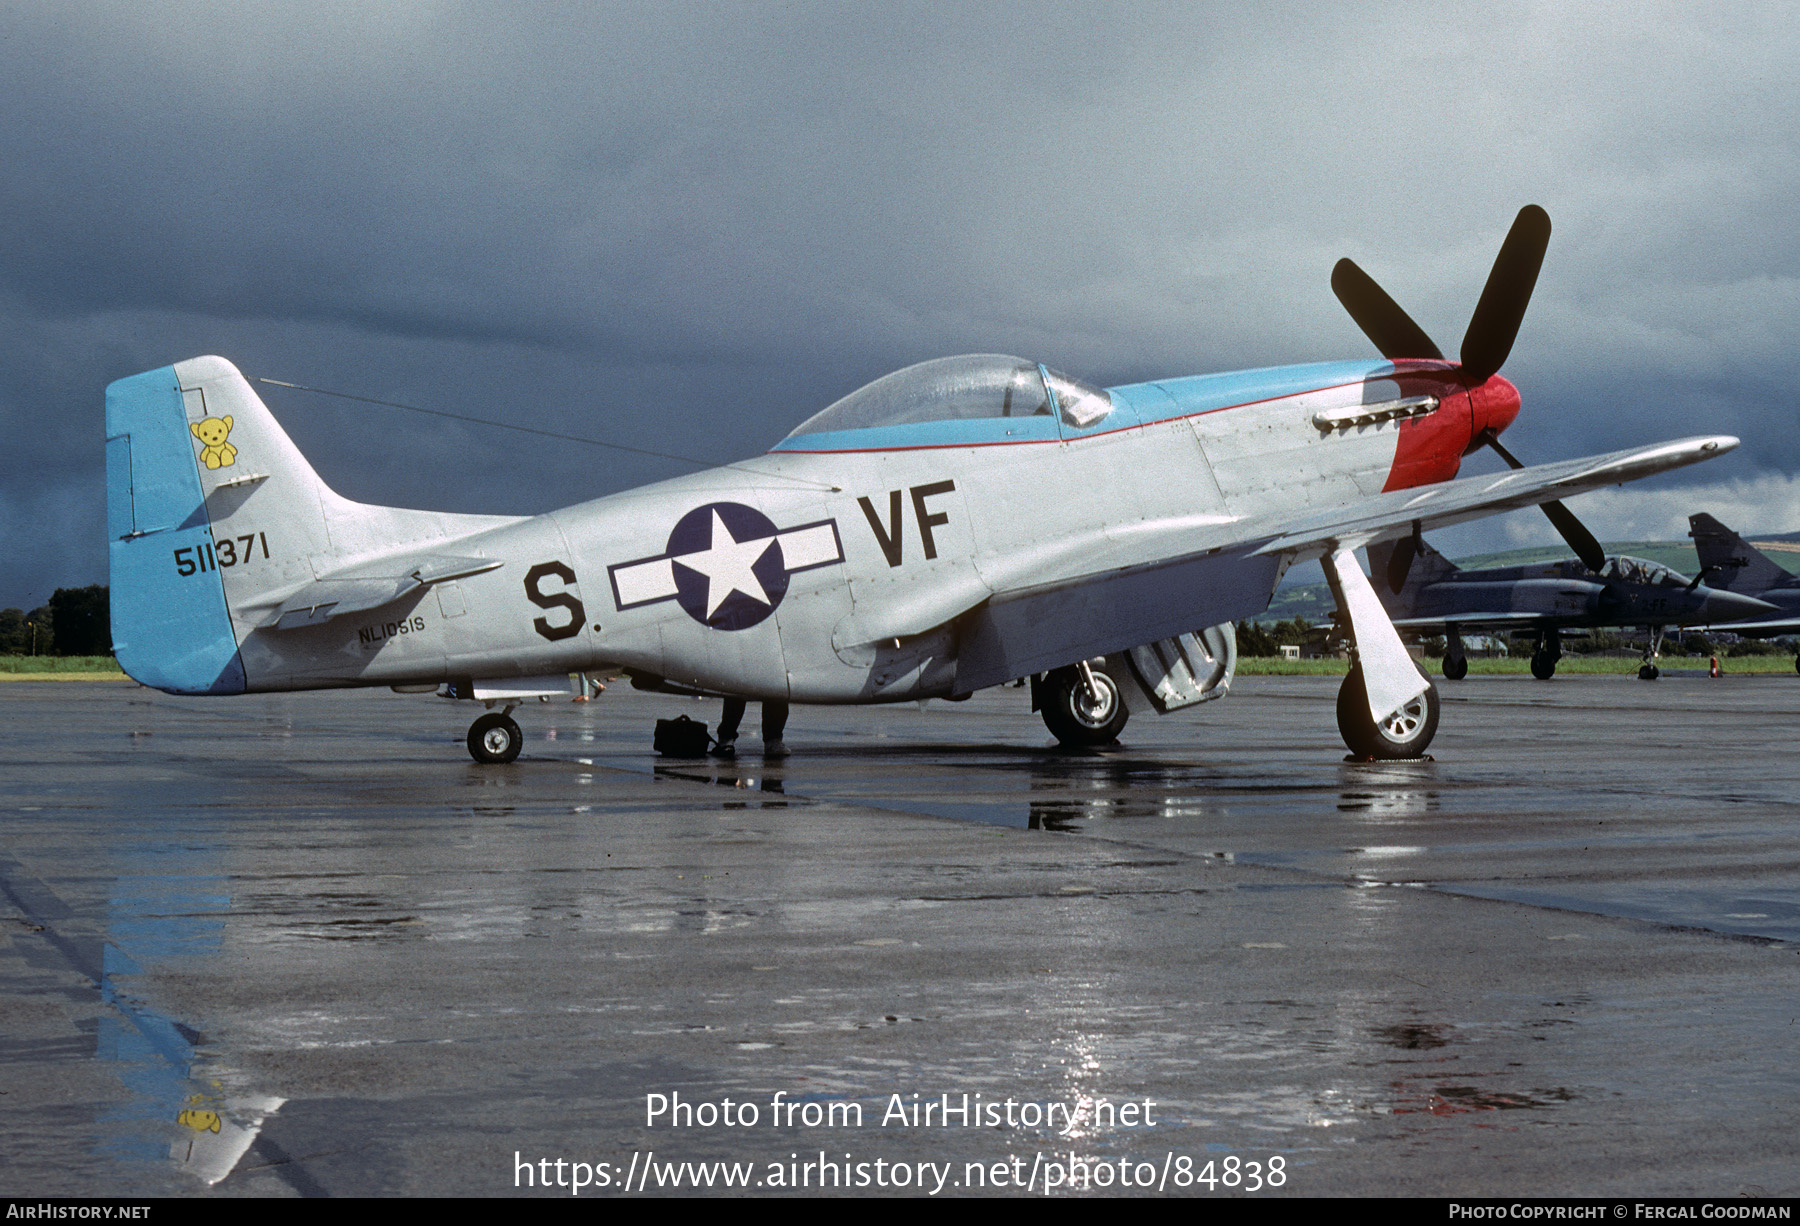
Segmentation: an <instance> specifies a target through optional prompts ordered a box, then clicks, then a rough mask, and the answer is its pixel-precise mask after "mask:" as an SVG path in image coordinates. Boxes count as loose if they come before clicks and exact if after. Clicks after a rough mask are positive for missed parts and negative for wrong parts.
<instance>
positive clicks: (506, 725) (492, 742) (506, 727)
mask: <svg viewBox="0 0 1800 1226" xmlns="http://www.w3.org/2000/svg"><path fill="white" fill-rule="evenodd" d="M524 746H525V734H524V733H523V732H520V731H519V725H517V724H515V723H513V721H512V717H511V716H510V715H502V714H501V713H500V712H498V711H489V712H488V713H487V714H486V715H484V716H482V717H481V718H480V719H478V720H476V721H475V722H474V723H472V724H470V725H469V756H470V757H471V758H474V759H475V760H476V761H477V762H484V763H503V762H511V761H512V760H513V759H514V758H516V757H518V756H519V750H520V749H522V748H524Z"/></svg>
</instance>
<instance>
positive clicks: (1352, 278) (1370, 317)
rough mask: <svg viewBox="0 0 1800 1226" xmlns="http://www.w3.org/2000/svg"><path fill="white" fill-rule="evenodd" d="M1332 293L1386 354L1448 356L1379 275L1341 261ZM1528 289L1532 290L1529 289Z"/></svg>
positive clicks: (1334, 275)
mask: <svg viewBox="0 0 1800 1226" xmlns="http://www.w3.org/2000/svg"><path fill="white" fill-rule="evenodd" d="M1533 275H1534V276H1535V275H1536V274H1535V273H1533ZM1331 292H1332V293H1334V294H1336V295H1337V299H1338V301H1339V302H1341V303H1343V304H1344V309H1345V310H1346V311H1348V312H1350V318H1351V319H1354V320H1355V321H1356V326H1357V327H1359V328H1361V329H1362V330H1363V335H1364V336H1367V337H1368V338H1369V339H1370V340H1372V341H1374V342H1375V348H1376V349H1378V350H1380V351H1381V356H1382V357H1384V358H1436V359H1438V360H1439V361H1442V360H1443V357H1444V355H1443V354H1442V353H1441V352H1439V351H1438V347H1437V346H1436V345H1434V344H1432V343H1431V338H1430V337H1429V336H1426V335H1425V329H1423V328H1421V327H1419V325H1418V324H1416V323H1414V322H1413V321H1412V316H1410V315H1408V314H1407V313H1406V312H1405V311H1403V310H1401V309H1400V304H1399V303H1397V302H1395V301H1394V300H1393V299H1392V298H1390V297H1388V293H1387V291H1386V290H1384V289H1382V288H1381V286H1379V285H1377V284H1375V278H1373V277H1371V276H1370V275H1369V274H1368V273H1366V272H1364V271H1363V270H1362V269H1360V268H1358V267H1357V266H1356V264H1355V263H1354V262H1352V261H1350V260H1347V259H1346V260H1339V261H1338V262H1337V267H1335V268H1333V269H1332V270H1331ZM1526 292H1527V293H1529V292H1530V291H1529V289H1528V290H1527V291H1526ZM1515 330H1516V329H1515ZM1507 343H1508V344H1510V343H1511V342H1510V341H1508V342H1507Z"/></svg>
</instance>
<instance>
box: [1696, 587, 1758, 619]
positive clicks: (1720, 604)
mask: <svg viewBox="0 0 1800 1226" xmlns="http://www.w3.org/2000/svg"><path fill="white" fill-rule="evenodd" d="M1701 590H1702V591H1704V592H1705V593H1706V599H1705V601H1704V602H1702V604H1701V606H1700V611H1701V614H1702V615H1703V616H1704V617H1705V618H1706V620H1707V621H1709V622H1740V621H1743V620H1745V619H1746V618H1751V617H1766V616H1768V615H1769V614H1771V613H1773V612H1775V611H1776V609H1775V606H1774V605H1772V604H1770V603H1769V602H1768V601H1766V600H1758V599H1757V598H1756V597H1754V596H1740V595H1738V594H1737V593H1736V592H1720V591H1716V590H1714V589H1712V588H1702V589H1701Z"/></svg>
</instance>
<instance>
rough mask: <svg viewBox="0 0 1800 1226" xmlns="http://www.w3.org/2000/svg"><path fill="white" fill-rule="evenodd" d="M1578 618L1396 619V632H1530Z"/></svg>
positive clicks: (1470, 616)
mask: <svg viewBox="0 0 1800 1226" xmlns="http://www.w3.org/2000/svg"><path fill="white" fill-rule="evenodd" d="M1572 620H1579V619H1576V618H1567V617H1557V616H1556V615H1555V614H1552V613H1518V612H1493V613H1450V614H1447V615H1445V616H1443V617H1396V618H1394V619H1393V622H1394V628H1395V629H1396V630H1442V629H1445V628H1447V627H1451V626H1456V627H1470V626H1473V627H1475V628H1476V629H1483V630H1530V629H1534V628H1536V627H1538V626H1548V625H1555V624H1560V623H1566V622H1569V621H1572Z"/></svg>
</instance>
